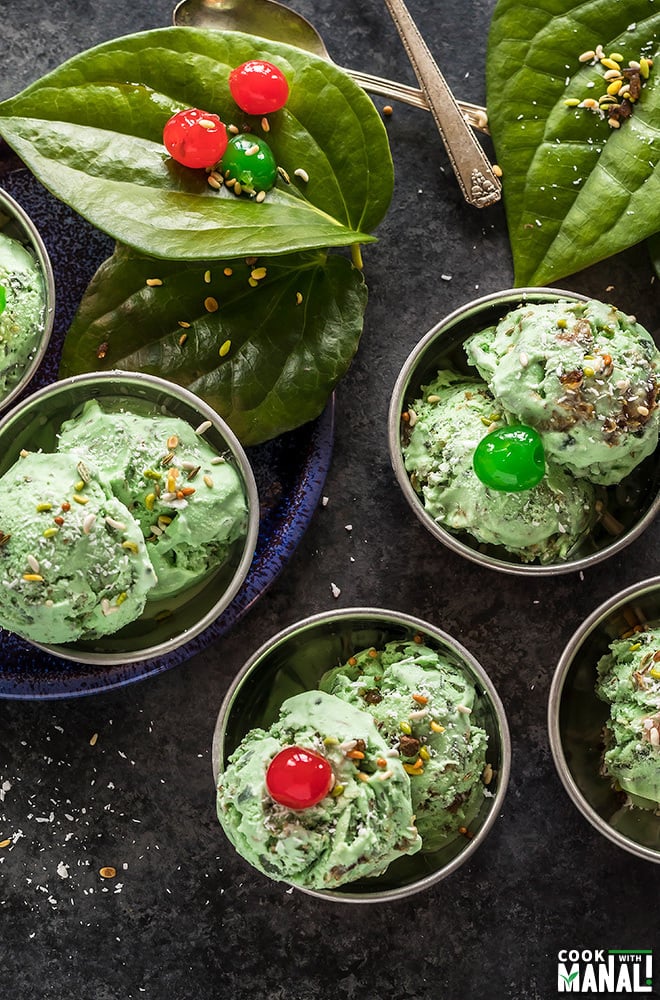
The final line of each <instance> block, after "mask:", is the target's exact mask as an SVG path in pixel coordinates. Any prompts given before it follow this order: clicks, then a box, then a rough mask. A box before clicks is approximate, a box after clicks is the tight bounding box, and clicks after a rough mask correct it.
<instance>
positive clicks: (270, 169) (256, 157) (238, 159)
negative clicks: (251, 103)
mask: <svg viewBox="0 0 660 1000" xmlns="http://www.w3.org/2000/svg"><path fill="white" fill-rule="evenodd" d="M220 171H221V172H222V174H223V175H224V177H225V180H235V181H238V183H239V184H240V185H241V188H242V189H243V190H244V191H246V192H247V193H252V192H255V193H256V192H258V191H269V190H270V189H271V188H272V186H273V184H274V183H275V179H276V177H277V163H276V162H275V157H274V156H273V152H272V150H271V148H270V146H269V145H268V143H267V142H266V141H265V139H261V138H260V137H259V136H256V135H235V136H234V137H233V139H230V140H229V142H228V143H227V149H226V150H225V153H224V156H223V157H222V159H221V160H220Z"/></svg>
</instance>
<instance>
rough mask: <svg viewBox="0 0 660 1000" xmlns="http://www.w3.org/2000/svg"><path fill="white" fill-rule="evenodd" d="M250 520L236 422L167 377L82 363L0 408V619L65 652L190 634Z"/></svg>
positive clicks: (243, 552) (172, 642)
mask: <svg viewBox="0 0 660 1000" xmlns="http://www.w3.org/2000/svg"><path fill="white" fill-rule="evenodd" d="M258 524H259V502H258V496H257V489H256V484H255V480H254V476H253V473H252V470H251V468H250V464H249V462H248V459H247V457H246V455H245V452H244V451H243V449H242V447H241V445H240V443H239V442H238V440H237V439H236V437H235V435H234V434H233V433H232V431H231V430H230V428H229V427H228V426H227V425H226V424H225V422H224V421H223V420H222V419H221V418H220V417H219V416H218V415H217V414H216V413H215V411H213V410H212V409H211V408H210V407H209V406H207V405H206V403H204V402H203V401H202V400H201V399H200V398H199V397H197V396H196V395H195V394H193V393H191V392H189V391H188V390H187V389H185V388H182V387H180V386H178V385H175V384H174V383H171V382H169V381H167V380H164V379H161V378H158V377H155V376H152V375H148V374H144V373H127V372H121V371H109V372H105V373H94V374H91V373H90V374H85V375H77V376H73V377H71V378H67V379H63V380H61V381H59V382H55V383H52V384H51V385H48V386H46V387H45V388H43V389H40V390H38V391H37V392H35V393H34V394H32V395H31V396H29V397H28V398H27V399H25V400H23V401H22V402H21V403H20V404H18V405H17V406H15V407H14V408H13V409H12V410H11V411H10V412H9V413H8V414H6V415H5V416H4V417H3V418H2V419H1V420H0V628H1V629H5V630H7V631H9V632H13V633H15V634H17V635H19V636H21V637H22V638H23V639H26V640H27V641H29V642H31V643H33V644H35V645H37V646H39V647H41V648H44V649H47V650H49V651H51V652H53V653H55V654H56V655H58V656H60V657H62V658H64V659H69V660H75V661H78V662H84V663H92V664H94V663H98V664H103V665H107V664H121V663H127V662H135V661H139V660H146V659H151V658H154V657H160V656H162V655H164V654H166V653H168V652H170V651H171V650H173V649H175V648H177V647H179V646H181V645H183V644H184V643H185V642H187V641H189V640H190V639H192V638H194V637H195V636H197V635H198V634H199V633H200V632H202V631H203V630H204V629H205V628H207V627H208V626H209V625H211V623H212V622H214V621H215V620H216V618H217V617H218V616H219V615H221V614H222V612H223V611H224V610H225V608H226V607H227V606H228V604H229V603H230V602H231V600H232V599H233V597H234V596H235V595H236V593H237V592H238V590H239V588H240V587H241V584H242V583H243V580H244V579H245V576H246V575H247V572H248V570H249V567H250V564H251V562H252V558H253V555H254V550H255V546H256V539H257V533H258Z"/></svg>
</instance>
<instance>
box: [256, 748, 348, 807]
mask: <svg viewBox="0 0 660 1000" xmlns="http://www.w3.org/2000/svg"><path fill="white" fill-rule="evenodd" d="M332 778H333V775H332V768H331V767H330V764H329V763H328V761H327V760H326V759H325V757H321V755H320V754H318V753H315V752H314V751H313V750H305V749H304V748H303V747H285V748H284V750H280V752H279V753H278V754H275V756H274V757H273V759H272V760H271V762H270V764H269V765H268V770H267V771H266V788H267V789H268V794H269V795H270V797H271V798H272V799H275V801H276V802H279V803H280V805H282V806H287V808H289V809H309V807H310V806H315V805H316V803H317V802H320V801H321V799H322V798H324V797H325V796H326V795H327V794H328V792H329V791H330V789H331V788H332Z"/></svg>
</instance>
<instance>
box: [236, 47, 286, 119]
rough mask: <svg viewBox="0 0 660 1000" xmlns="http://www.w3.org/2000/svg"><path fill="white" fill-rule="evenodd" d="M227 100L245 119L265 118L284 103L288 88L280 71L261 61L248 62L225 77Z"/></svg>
mask: <svg viewBox="0 0 660 1000" xmlns="http://www.w3.org/2000/svg"><path fill="white" fill-rule="evenodd" d="M229 89H230V91H231V96H232V97H233V98H234V100H235V101H236V103H237V104H238V106H239V108H240V109H241V111H245V113H246V114H248V115H269V114H270V113H271V112H272V111H279V110H280V108H283V107H284V105H285V104H286V102H287V98H288V96H289V84H288V83H287V80H286V77H285V75H284V73H283V72H282V70H281V69H278V67H277V66H274V65H273V63H270V62H265V60H263V59H250V60H248V62H244V63H241V65H240V66H237V67H236V69H233V70H232V71H231V73H230V74H229Z"/></svg>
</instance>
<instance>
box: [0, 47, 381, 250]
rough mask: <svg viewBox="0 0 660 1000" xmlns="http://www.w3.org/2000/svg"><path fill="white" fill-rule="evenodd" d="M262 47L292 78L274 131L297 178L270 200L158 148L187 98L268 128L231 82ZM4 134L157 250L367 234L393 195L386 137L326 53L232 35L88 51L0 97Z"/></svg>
mask: <svg viewBox="0 0 660 1000" xmlns="http://www.w3.org/2000/svg"><path fill="white" fill-rule="evenodd" d="M256 56H258V57H262V58H266V59H270V60H271V61H273V62H275V63H277V65H278V66H280V68H281V69H282V70H283V71H284V73H285V74H286V76H287V78H288V80H289V84H290V97H289V101H288V102H287V105H286V107H285V108H284V109H283V110H282V111H280V112H277V113H276V114H273V115H271V116H269V119H270V126H271V128H270V131H269V133H268V137H267V138H268V142H269V144H270V146H271V148H272V149H273V152H274V153H275V156H276V159H277V162H278V164H280V165H281V166H282V167H283V168H284V169H285V170H286V171H287V172H288V174H289V175H290V178H291V184H289V185H287V184H286V183H285V182H284V181H283V180H279V181H278V184H277V186H276V187H275V188H274V189H273V190H272V191H271V192H269V194H268V196H267V198H266V200H265V201H264V202H263V203H262V204H257V203H256V202H254V201H250V200H249V199H247V198H245V197H240V198H238V197H236V196H234V195H233V194H231V193H230V192H229V191H227V190H226V189H222V190H221V191H219V192H218V191H214V190H213V189H212V188H210V187H209V185H208V184H207V182H206V175H205V173H204V171H199V170H190V169H188V168H186V167H181V166H179V165H178V164H176V163H174V162H173V161H172V160H171V159H170V158H169V156H168V155H167V154H166V151H165V149H164V147H163V145H162V131H163V126H164V124H165V122H166V121H167V119H168V118H169V116H170V115H171V114H172V113H173V112H174V111H176V110H179V109H180V108H185V107H200V108H203V109H204V110H206V111H210V112H216V113H218V114H219V115H220V117H221V118H222V119H223V120H224V121H225V122H227V124H229V123H231V122H233V123H235V124H236V125H237V126H238V127H239V128H241V129H242V128H243V125H244V123H245V122H247V123H248V124H249V125H251V126H252V128H253V130H254V131H255V132H260V130H261V120H260V119H259V118H256V119H254V118H253V119H250V118H248V117H247V116H245V115H244V114H243V113H242V112H240V111H239V109H238V108H237V106H236V105H235V103H234V101H233V99H232V98H231V95H230V93H229V88H228V82H227V81H228V75H229V72H230V70H231V69H232V68H233V67H234V66H236V65H238V64H239V63H241V62H244V61H245V60H246V59H249V58H254V57H256ZM0 135H2V136H3V138H4V139H5V140H6V141H7V142H8V143H9V145H10V146H12V147H13V149H14V150H15V151H16V152H17V153H18V155H19V156H20V157H21V158H22V159H23V160H24V162H25V163H26V164H27V165H28V166H29V167H30V169H31V170H32V171H33V172H34V174H35V175H36V176H37V177H38V178H39V180H40V181H42V183H43V184H44V185H45V186H46V187H47V188H48V189H49V190H50V191H51V192H52V193H53V194H54V195H55V196H56V197H57V198H60V199H61V200H62V201H65V202H67V203H68V204H69V205H71V206H72V207H73V208H74V209H75V210H76V211H77V212H79V213H80V214H81V215H83V216H84V217H85V218H87V219H88V220H89V221H90V222H92V223H93V224H94V225H96V226H97V227H98V228H99V229H102V230H104V231H105V232H107V233H109V234H110V235H111V236H114V237H115V238H116V239H117V240H119V241H120V242H123V243H125V244H127V245H129V246H132V247H134V248H136V249H139V250H140V251H142V252H144V253H148V254H150V255H152V256H156V257H163V258H173V259H176V258H178V259H180V260H202V259H218V258H224V257H232V256H238V255H242V254H261V253H271V254H272V253H275V254H278V253H288V252H291V251H294V250H303V249H310V248H319V247H331V246H348V245H350V244H355V243H364V242H369V241H370V240H372V239H373V237H372V236H370V235H369V234H370V233H371V231H372V230H373V229H374V228H375V227H376V225H377V224H378V223H379V222H380V221H381V219H382V218H383V216H384V215H385V212H386V211H387V208H388V206H389V202H390V199H391V195H392V187H393V170H392V160H391V156H390V151H389V145H388V141H387V136H386V133H385V129H384V127H383V123H382V121H381V119H380V116H379V114H378V112H377V111H376V109H375V107H374V105H373V102H372V101H371V100H370V99H369V98H368V97H367V96H366V94H365V93H364V92H363V91H362V90H361V89H360V88H359V87H358V86H357V85H356V84H354V83H353V81H352V80H351V79H350V78H349V77H348V76H347V75H346V74H345V73H343V72H342V71H341V70H339V69H337V67H336V66H334V65H332V64H331V63H329V62H327V61H325V60H323V59H319V58H317V57H316V56H313V55H310V54H309V53H306V52H303V51H302V50H300V49H297V48H294V47H292V46H288V45H283V44H281V43H276V42H269V41H266V40H265V39H262V38H255V37H253V36H251V35H245V34H241V33H237V32H218V31H208V32H207V31H201V30H197V29H194V28H163V29H159V30H156V31H147V32H142V33H140V34H136V35H128V36H126V37H124V38H120V39H117V40H115V41H111V42H108V43H106V44H103V45H100V46H98V47H96V48H93V49H90V50H89V51H87V52H84V53H82V54H81V55H78V56H75V57H74V58H73V59H71V60H69V61H68V62H66V63H64V64H63V65H62V66H60V67H59V68H58V69H56V70H55V71H54V72H52V73H50V74H49V75H47V76H45V77H43V78H42V79H41V80H39V81H37V82H36V83H34V84H32V85H31V86H30V87H28V88H27V89H26V90H24V91H23V92H22V93H20V94H18V95H17V96H16V97H13V98H11V99H10V100H8V101H5V102H3V103H1V104H0ZM297 168H303V169H304V170H305V171H306V172H307V174H308V176H309V180H308V182H304V181H302V180H301V179H300V178H299V177H297V176H295V170H296V169H297Z"/></svg>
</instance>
